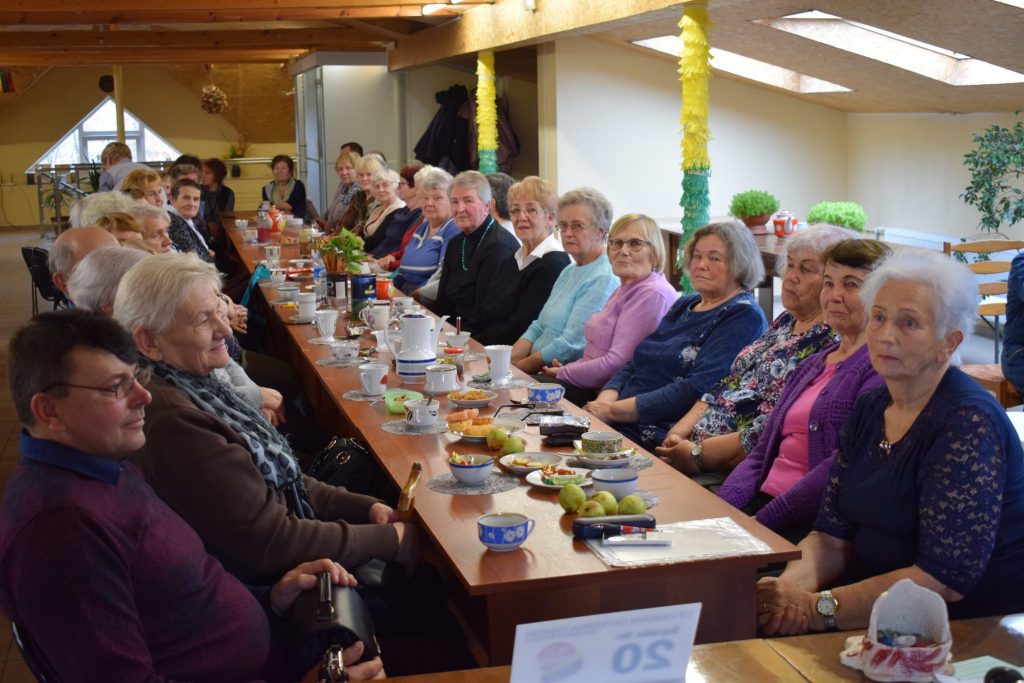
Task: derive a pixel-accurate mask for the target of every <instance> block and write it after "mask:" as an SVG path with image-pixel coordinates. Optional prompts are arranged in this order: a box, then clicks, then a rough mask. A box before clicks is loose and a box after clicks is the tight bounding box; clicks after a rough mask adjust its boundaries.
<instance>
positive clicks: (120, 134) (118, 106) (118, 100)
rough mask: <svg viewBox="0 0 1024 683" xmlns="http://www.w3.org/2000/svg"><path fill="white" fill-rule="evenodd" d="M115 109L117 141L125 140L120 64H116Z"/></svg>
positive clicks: (122, 73) (140, 151)
mask: <svg viewBox="0 0 1024 683" xmlns="http://www.w3.org/2000/svg"><path fill="white" fill-rule="evenodd" d="M113 71H114V111H115V112H116V115H115V120H116V121H117V141H118V142H124V70H123V68H122V67H121V65H120V64H115V65H114V68H113ZM139 156H142V150H141V149H140V150H139Z"/></svg>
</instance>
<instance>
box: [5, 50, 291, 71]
mask: <svg viewBox="0 0 1024 683" xmlns="http://www.w3.org/2000/svg"><path fill="white" fill-rule="evenodd" d="M303 54H304V52H303V51H299V52H296V51H294V50H274V49H269V50H102V51H97V52H87V51H75V52H24V51H22V52H7V51H5V50H2V49H0V64H3V65H4V66H15V67H16V66H85V65H96V64H183V63H192V64H197V63H198V64H244V63H268V62H269V63H282V62H288V61H290V60H291V59H293V58H296V57H301V56H303Z"/></svg>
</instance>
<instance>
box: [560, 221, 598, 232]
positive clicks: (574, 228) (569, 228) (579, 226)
mask: <svg viewBox="0 0 1024 683" xmlns="http://www.w3.org/2000/svg"><path fill="white" fill-rule="evenodd" d="M555 227H557V228H558V232H573V233H576V232H583V231H584V230H586V229H587V228H589V227H590V226H589V225H587V224H585V223H575V222H574V223H559V224H557V225H556V226H555Z"/></svg>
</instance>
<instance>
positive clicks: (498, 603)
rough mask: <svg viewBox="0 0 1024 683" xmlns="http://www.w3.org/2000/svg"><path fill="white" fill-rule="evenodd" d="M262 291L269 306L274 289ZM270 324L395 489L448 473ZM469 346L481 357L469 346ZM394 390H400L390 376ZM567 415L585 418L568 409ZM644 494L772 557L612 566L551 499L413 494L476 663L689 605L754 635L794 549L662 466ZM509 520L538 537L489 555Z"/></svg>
mask: <svg viewBox="0 0 1024 683" xmlns="http://www.w3.org/2000/svg"><path fill="white" fill-rule="evenodd" d="M231 237H232V243H233V244H234V245H235V248H236V249H237V251H238V254H239V257H240V258H241V260H242V262H244V263H245V264H247V266H248V267H250V268H251V267H252V263H253V260H254V259H256V258H259V257H260V256H261V253H260V250H259V249H258V248H257V247H255V246H250V245H244V244H242V243H241V240H240V238H239V235H238V232H237V231H231ZM291 249H292V248H289V247H285V248H283V249H282V259H285V258H288V257H289V256H290V251H291ZM266 293H267V294H268V295H269V296H271V297H273V296H274V294H273V292H272V291H271V290H269V289H268V290H266ZM270 320H271V331H272V334H273V336H275V338H276V339H277V341H278V344H277V348H278V350H279V351H280V352H281V354H282V355H283V356H285V358H284V359H285V360H286V361H288V362H290V363H291V364H292V366H293V367H295V368H296V370H297V371H298V373H299V375H300V376H301V377H302V378H303V381H304V384H305V387H306V389H307V392H308V393H309V394H310V398H311V400H313V401H314V404H315V405H316V406H317V410H318V415H319V416H320V417H321V418H323V419H325V420H326V423H327V424H332V425H334V426H335V427H336V429H337V430H338V431H339V432H341V433H345V434H349V435H354V436H359V437H360V438H362V439H363V440H365V441H366V442H367V443H368V444H369V446H370V448H371V450H372V451H373V453H374V454H375V455H376V457H377V458H378V460H379V461H380V463H381V465H382V466H383V468H384V469H385V471H386V472H387V473H388V474H389V476H390V477H391V479H392V480H393V481H394V482H395V483H396V484H398V485H401V484H402V483H404V481H405V479H406V477H407V475H408V473H409V470H410V468H411V466H412V464H413V463H415V462H419V463H421V464H422V466H423V481H424V482H426V481H427V480H428V479H430V477H432V476H434V475H438V474H443V473H447V472H448V466H447V462H446V459H447V454H448V452H449V451H450V450H451V448H452V447H453V446H454V445H455V444H456V441H455V438H454V437H452V436H451V435H448V434H442V435H425V436H402V435H394V434H390V433H388V432H385V431H383V430H382V429H380V424H381V423H382V422H383V421H385V420H388V419H401V418H399V417H395V416H388V415H386V414H385V406H384V404H383V402H380V403H378V404H376V405H370V404H368V403H360V402H356V401H348V400H345V399H343V398H342V397H341V396H342V394H343V393H344V392H345V391H348V390H350V389H356V388H358V372H357V370H356V369H351V368H346V369H341V368H333V367H325V366H320V365H316V363H315V361H316V360H318V359H322V358H327V357H329V356H330V349H329V348H328V347H326V346H319V345H313V344H310V343H309V342H310V340H311V339H313V338H314V337H316V336H317V333H316V330H315V328H314V327H312V326H310V325H284V324H283V322H282V320H281V318H280V317H279V316H277V315H274V314H271V315H270ZM472 348H474V349H476V350H479V348H480V347H479V346H478V345H476V343H475V342H472ZM383 355H384V356H385V357H386V356H387V354H383ZM485 369H486V361H475V362H472V363H469V364H467V373H473V372H482V371H484V370H485ZM516 372H517V373H518V371H516ZM520 374H521V373H520ZM391 382H392V386H398V384H397V380H396V378H395V377H394V374H393V373H392V379H391ZM413 388H415V387H413ZM498 393H499V398H498V399H497V400H496V401H495V403H494V404H492V408H494V407H496V406H498V405H501V404H504V403H508V402H509V400H510V399H513V398H516V399H519V398H525V397H526V390H525V389H515V390H511V391H508V390H503V391H499V392H498ZM446 403H447V402H446V401H445V400H444V399H443V397H442V415H443V414H446V413H447V412H448V411H449V409H450V408H454V407H453V406H448V405H446ZM566 409H567V411H568V412H570V413H575V414H582V412H581V411H580V410H579V409H577V408H575V407H574V406H571V405H568V404H566ZM592 427H593V428H594V429H609V428H608V427H607V425H605V424H603V423H601V422H600V421H599V420H596V419H593V420H592ZM524 437H525V441H526V446H527V450H530V451H535V450H546V449H545V448H544V447H543V446H542V444H541V441H540V436H539V434H537V430H536V428H530V429H528V430H527V433H526V434H525V435H524ZM456 448H458V450H459V451H460V452H466V451H471V452H472V451H476V452H480V451H479V447H474V446H473V445H468V444H464V443H458V445H457V446H456ZM563 452H565V449H563ZM652 457H653V456H652ZM639 487H640V488H641V489H646V490H650V491H654V492H656V493H657V494H658V495H659V496H660V498H661V502H660V504H659V505H658V506H657V507H655V508H654V509H653V510H652V513H653V514H654V515H656V516H657V518H658V520H659V521H660V522H676V521H685V520H695V519H706V518H714V517H728V518H731V519H733V520H735V521H736V522H737V523H738V524H739V525H740V526H742V527H743V528H745V529H746V530H748V531H749V532H750V533H751V534H753V535H754V536H755V537H757V538H759V539H761V540H763V541H764V542H765V543H767V544H768V546H769V547H770V548H771V552H770V553H768V554H764V555H758V556H746V557H731V558H722V559H711V560H703V561H693V562H684V563H678V564H671V565H661V566H647V567H639V568H629V569H622V568H612V567H608V566H606V565H605V564H604V563H603V562H602V561H601V560H600V559H599V558H598V557H597V556H595V555H594V554H593V553H592V552H591V551H590V549H589V548H588V547H587V546H586V545H585V544H584V543H582V542H580V541H574V540H573V539H572V535H571V531H570V526H571V521H572V517H571V516H568V515H563V514H562V510H561V508H560V507H559V505H558V502H557V495H556V492H554V491H549V490H542V489H537V488H534V487H531V486H529V485H528V484H526V483H522V484H521V485H520V486H518V487H516V488H514V489H512V490H511V491H507V492H504V493H500V494H495V495H480V496H457V495H446V494H440V493H436V492H434V491H432V490H431V489H429V488H428V487H427V486H425V485H424V484H421V485H420V488H419V489H418V491H417V494H416V503H415V513H416V518H417V521H418V522H419V524H420V525H421V527H422V529H423V530H424V531H425V533H426V534H427V536H428V537H429V539H430V541H431V542H432V545H433V548H434V549H435V550H436V552H437V554H438V556H439V557H440V558H441V560H442V561H443V563H444V565H445V566H446V567H447V569H448V570H450V572H451V574H452V576H454V577H455V579H456V581H457V583H458V587H459V590H455V591H453V592H452V595H451V596H450V597H451V599H452V601H453V603H454V604H455V606H456V608H457V610H458V612H459V613H460V615H461V617H462V619H463V620H464V622H465V624H466V625H467V628H468V630H469V632H470V634H471V635H472V636H473V637H475V638H476V639H477V641H478V642H479V644H480V646H481V653H479V654H481V655H482V656H481V657H480V658H481V660H482V661H484V662H487V663H490V664H504V663H508V662H510V661H511V655H512V642H513V636H514V632H515V627H516V625H517V624H520V623H528V622H535V621H543V620H548V619H558V618H563V617H573V616H581V615H586V614H597V613H604V612H613V611H620V610H627V609H639V608H644V607H656V606H662V605H671V604H682V603H690V602H700V603H703V607H702V610H701V617H700V623H699V626H698V631H697V640H698V642H720V641H731V640H742V639H747V638H751V637H753V636H754V635H755V624H756V620H755V614H756V606H755V590H754V583H755V574H756V570H757V568H758V567H760V566H764V565H766V564H769V563H774V562H783V561H787V560H790V559H795V558H797V557H799V551H797V550H796V548H795V546H793V545H792V544H790V543H789V542H787V541H786V540H784V539H783V538H781V537H779V536H778V535H776V534H774V533H773V532H771V531H770V530H768V529H766V528H764V527H762V526H761V525H760V524H758V523H757V522H756V521H755V520H753V519H752V518H750V517H748V516H746V515H744V514H742V513H740V512H739V511H737V510H736V509H735V508H733V507H732V506H730V505H728V504H727V503H725V502H723V501H722V500H720V499H719V498H717V497H716V496H714V495H711V494H710V493H708V492H707V491H705V490H704V489H703V488H701V487H700V486H699V485H697V484H694V483H693V482H692V481H690V479H689V478H687V477H685V476H684V475H682V474H680V473H679V472H677V471H676V470H674V469H673V468H671V467H670V466H668V465H665V464H664V463H662V462H661V461H659V460H658V459H657V458H654V464H653V466H652V467H650V468H647V469H645V470H642V471H641V472H640V482H639ZM511 511H515V512H521V513H523V514H526V515H528V516H529V517H532V518H534V519H535V520H536V522H537V525H536V529H535V530H534V532H533V534H532V535H531V536H530V538H529V540H527V542H526V543H525V544H524V545H523V547H522V548H521V549H520V550H519V551H517V552H511V553H493V552H490V551H488V550H486V548H485V547H484V546H483V545H482V544H481V543H480V542H479V540H478V539H477V529H476V520H477V518H478V517H479V516H480V515H482V514H485V513H489V512H511Z"/></svg>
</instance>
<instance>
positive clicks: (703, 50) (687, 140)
mask: <svg viewBox="0 0 1024 683" xmlns="http://www.w3.org/2000/svg"><path fill="white" fill-rule="evenodd" d="M710 24H711V20H710V18H709V17H708V10H707V8H706V7H686V9H685V10H684V11H683V17H682V19H680V20H679V27H680V28H681V29H682V33H681V35H680V36H679V38H680V41H681V43H682V47H681V49H680V53H679V70H678V71H679V76H680V81H681V82H682V87H683V106H682V110H681V113H680V119H679V122H680V124H682V127H683V139H682V141H681V143H680V145H681V147H682V150H683V163H682V169H683V170H684V171H689V170H694V169H698V168H705V169H706V168H710V167H711V159H710V157H709V156H708V140H709V139H710V138H711V129H710V128H709V127H708V79H709V78H710V76H711V65H710V59H711V57H710V55H711V43H710V42H709V41H708V33H707V30H708V27H709V26H710Z"/></svg>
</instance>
